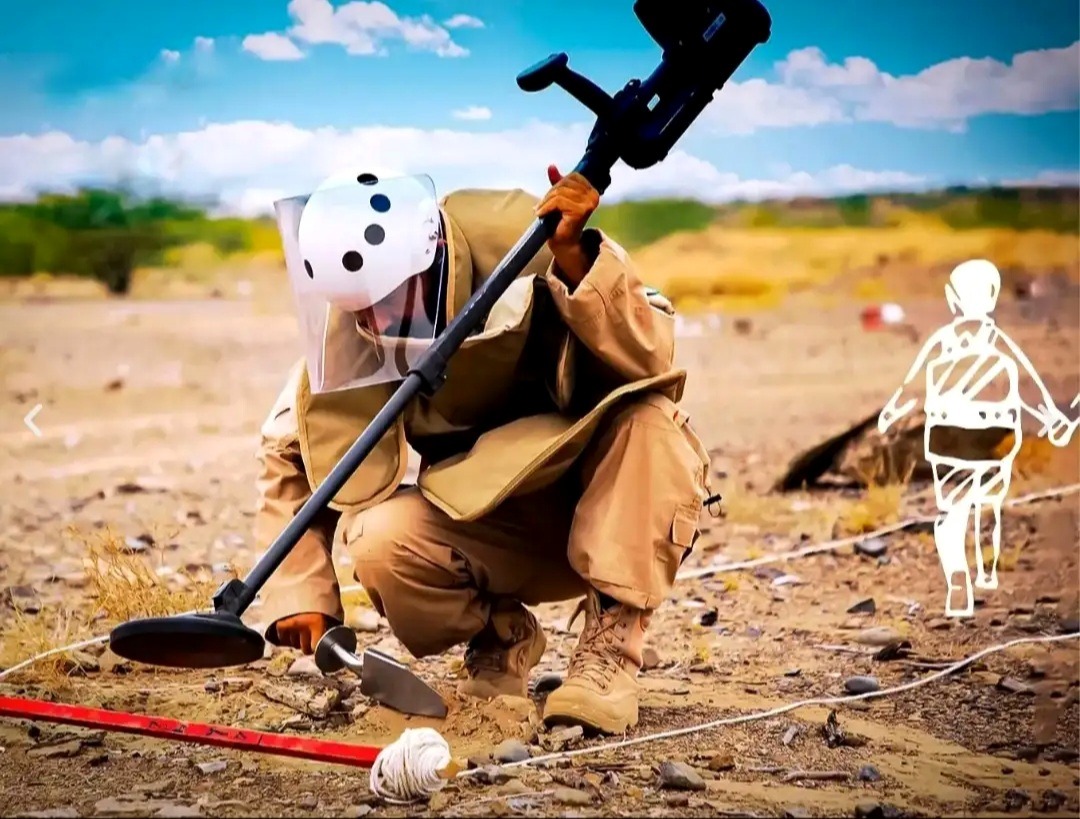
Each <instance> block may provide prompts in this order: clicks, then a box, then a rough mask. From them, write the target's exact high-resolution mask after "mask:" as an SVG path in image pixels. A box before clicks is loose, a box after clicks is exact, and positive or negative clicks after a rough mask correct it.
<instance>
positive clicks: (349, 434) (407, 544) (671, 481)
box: [256, 167, 709, 733]
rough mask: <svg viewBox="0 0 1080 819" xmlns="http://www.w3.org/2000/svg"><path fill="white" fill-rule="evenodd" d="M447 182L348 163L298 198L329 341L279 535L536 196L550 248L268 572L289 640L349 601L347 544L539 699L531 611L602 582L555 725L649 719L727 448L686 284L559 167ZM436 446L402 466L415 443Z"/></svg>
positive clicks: (264, 504)
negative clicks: (530, 190) (666, 294)
mask: <svg viewBox="0 0 1080 819" xmlns="http://www.w3.org/2000/svg"><path fill="white" fill-rule="evenodd" d="M548 176H549V180H550V182H551V185H552V187H551V189H550V190H549V191H548V193H547V194H546V196H545V197H544V198H543V199H542V200H540V201H539V202H537V200H536V199H535V198H533V197H531V196H529V195H528V194H526V193H524V192H523V191H520V190H511V191H482V190H463V191H458V192H455V193H452V194H450V195H449V196H447V197H445V198H443V199H436V197H435V193H434V190H433V187H432V185H431V182H430V180H429V179H427V178H426V177H399V178H392V179H391V178H386V179H379V178H376V177H375V176H373V175H370V174H356V173H352V174H347V175H345V176H342V177H337V178H332V179H330V180H328V181H327V182H326V183H324V185H322V186H320V188H318V189H317V190H315V192H313V193H312V194H311V195H310V196H309V197H301V198H297V199H290V200H283V201H281V202H278V203H277V206H276V208H277V213H278V221H279V226H280V228H281V231H282V236H283V239H284V245H285V254H286V260H287V263H288V269H289V273H290V278H291V280H292V284H293V290H294V294H295V296H296V302H297V306H298V309H299V314H300V326H301V334H302V339H303V341H304V344H305V345H306V354H305V356H304V358H303V359H302V360H301V361H298V362H297V365H296V366H295V368H294V369H293V371H292V373H291V375H290V377H289V380H288V383H287V384H286V386H285V388H284V390H283V391H282V393H281V395H280V397H279V398H278V400H277V402H276V404H275V405H274V407H273V409H272V411H271V412H270V415H269V417H268V418H267V420H266V422H265V425H264V427H263V430H262V447H261V451H260V462H261V471H260V475H259V480H258V486H259V493H260V501H259V506H258V511H257V516H256V530H257V532H256V535H257V537H258V539H259V541H260V542H262V543H269V542H271V541H272V540H273V539H274V538H275V537H276V536H277V535H278V534H279V533H280V532H281V530H282V529H283V527H284V526H285V525H286V524H287V523H288V521H289V520H290V519H291V518H292V516H293V515H294V514H295V513H296V512H297V510H298V509H299V508H300V506H301V505H302V504H303V502H304V501H305V499H306V498H307V497H308V496H309V495H310V493H311V491H312V489H313V487H317V486H318V485H319V484H320V482H321V481H322V480H323V479H325V477H326V475H327V474H328V473H329V471H330V470H331V469H332V468H333V467H334V465H335V464H336V463H337V461H338V460H339V459H340V457H341V456H342V455H343V454H344V453H345V451H346V450H347V449H348V448H349V446H350V445H351V444H352V443H353V441H354V440H355V439H356V437H357V435H358V434H359V433H360V432H361V431H362V430H363V429H364V427H365V426H366V425H367V424H368V422H369V421H370V420H371V419H372V418H373V417H374V415H375V413H376V412H378V410H379V409H380V408H381V407H382V406H383V405H384V403H385V402H386V400H387V399H388V397H389V396H390V395H391V394H392V393H393V391H394V389H395V387H396V386H397V384H396V383H395V382H398V381H400V380H401V379H402V378H403V377H404V376H405V375H406V373H407V372H408V370H409V368H410V367H411V366H413V365H415V363H416V362H417V361H418V360H419V357H420V355H422V354H423V352H424V350H425V349H427V347H428V346H429V345H430V344H431V342H432V340H433V339H434V338H435V337H436V336H437V335H438V333H439V332H440V331H441V330H442V329H443V328H444V327H445V326H446V323H447V322H448V321H450V320H451V319H452V318H453V317H454V315H456V314H457V312H459V311H460V310H461V309H462V308H463V306H464V305H465V303H466V301H467V300H468V299H469V297H470V296H471V295H472V293H473V292H474V291H475V289H476V288H478V287H479V286H480V285H481V284H482V283H483V282H484V281H485V279H486V277H488V276H489V275H490V274H491V273H492V271H493V270H494V269H495V267H496V266H497V264H498V263H499V262H500V261H501V260H502V258H503V257H504V256H505V254H506V253H507V252H508V251H509V250H510V248H511V247H512V245H513V244H514V243H515V242H516V241H517V239H518V238H519V237H520V236H521V234H522V233H523V232H524V231H525V230H526V229H527V228H528V226H529V225H530V223H531V222H532V220H533V219H534V218H536V216H537V215H542V214H544V213H547V212H549V211H551V210H558V211H559V212H560V213H561V214H562V219H561V221H560V223H559V225H558V227H557V229H556V230H555V231H554V234H553V235H552V237H551V238H550V240H549V241H548V243H547V246H546V247H545V248H544V249H543V251H542V252H541V253H540V254H539V255H538V256H537V257H536V258H535V259H534V260H533V262H532V263H531V264H530V265H529V266H528V267H527V268H526V269H525V270H524V271H523V272H522V274H521V275H520V277H519V278H518V279H517V280H516V281H515V282H514V283H513V284H512V285H511V286H510V287H509V288H508V289H507V290H506V292H505V293H504V294H503V295H502V297H501V298H500V299H499V301H498V302H497V304H496V305H495V307H494V308H493V309H492V310H491V313H490V315H489V316H488V317H487V318H486V321H485V323H484V325H483V327H482V328H481V329H480V330H478V331H477V332H475V333H474V334H473V335H472V336H471V337H470V338H468V339H467V340H466V341H465V343H464V344H463V345H462V347H461V348H460V349H459V350H458V352H457V353H456V354H455V355H454V356H453V357H452V358H451V361H450V363H449V365H448V369H447V380H446V383H445V384H444V385H443V387H442V388H441V389H440V390H438V391H437V392H436V393H435V394H434V395H431V396H427V395H421V396H419V397H418V398H417V399H415V400H414V401H413V402H412V403H411V405H410V406H409V407H408V408H407V409H406V411H405V412H404V413H403V415H402V416H401V417H400V418H399V419H398V422H397V424H396V425H395V427H394V428H393V429H392V430H391V431H390V432H389V433H388V434H387V435H386V437H385V438H384V439H383V440H382V441H381V442H380V443H379V445H378V447H377V448H376V449H375V450H374V451H373V453H372V455H371V456H370V457H368V458H367V459H366V460H365V462H364V463H363V464H362V465H361V467H360V468H359V469H358V470H357V471H356V473H355V474H354V475H353V476H352V477H351V479H350V480H349V481H348V482H347V483H346V485H345V486H344V487H343V488H342V489H341V490H340V491H339V492H338V494H337V495H336V496H335V498H334V501H333V503H332V505H331V508H329V509H327V510H326V511H325V512H324V513H323V514H322V515H321V517H319V518H318V519H317V520H316V523H315V524H314V525H313V526H312V527H311V529H310V530H309V531H308V532H307V534H306V535H305V536H304V538H303V539H302V540H301V541H300V543H299V544H298V545H297V547H296V548H295V549H294V550H293V551H292V552H291V553H290V554H289V556H288V557H287V559H286V560H285V561H284V563H283V564H282V565H281V567H280V569H279V570H278V572H277V573H276V574H275V575H274V576H273V577H272V578H271V580H270V581H269V583H268V584H267V586H266V588H265V589H264V600H265V602H264V611H265V612H266V614H267V615H268V619H267V622H270V623H271V625H270V626H269V627H268V629H267V633H266V637H267V639H268V640H270V641H271V642H272V643H275V644H278V645H292V646H295V647H297V648H300V649H302V650H303V651H305V652H309V651H311V650H312V648H313V646H314V645H315V644H316V643H317V642H318V639H319V637H320V636H321V635H322V633H323V632H324V631H325V630H326V629H327V628H329V627H331V626H332V625H336V624H337V623H339V622H341V621H342V619H343V616H344V613H343V610H342V605H341V601H340V599H339V587H338V580H337V576H336V574H335V570H334V563H333V560H332V551H333V546H334V544H335V542H340V544H341V545H342V546H343V547H344V548H345V549H347V550H348V551H349V553H350V555H351V558H352V561H353V567H354V568H353V573H354V576H355V578H356V580H357V581H359V582H360V583H361V584H362V585H363V586H364V588H365V589H366V591H367V592H368V594H369V596H370V598H371V601H372V603H373V605H374V606H375V608H376V609H377V610H378V612H379V613H380V614H381V615H382V616H384V617H385V618H386V619H387V621H388V622H389V624H390V627H391V629H392V630H393V632H394V634H395V636H396V637H397V638H398V639H399V640H400V641H401V642H402V643H403V644H404V645H405V646H406V647H407V648H408V649H409V651H410V652H412V654H413V655H415V656H417V657H423V656H427V655H432V654H437V653H440V652H444V651H446V650H448V649H450V648H452V647H454V646H457V645H461V644H464V645H465V647H466V648H465V673H466V675H467V676H466V678H465V679H463V680H462V682H461V685H460V691H461V693H462V694H465V695H472V696H478V697H492V696H497V695H501V694H509V695H517V696H526V695H527V684H528V677H529V673H530V671H531V670H532V669H533V667H534V666H535V665H536V664H537V663H538V662H539V660H540V658H541V656H542V655H543V653H544V649H545V644H546V642H545V638H544V634H543V632H542V630H541V628H540V625H539V623H538V622H537V620H536V618H535V617H534V616H533V615H532V614H531V613H530V611H529V609H528V608H527V607H528V606H533V605H536V604H539V603H544V602H551V601H559V600H571V599H574V598H582V599H581V602H580V604H579V608H578V611H577V613H576V614H575V617H577V616H578V615H580V614H584V625H583V629H582V632H581V636H580V639H579V641H578V644H577V647H576V649H575V650H574V653H573V656H572V659H571V663H570V669H569V672H568V674H567V676H566V679H565V682H564V684H563V685H562V687H561V688H559V689H557V690H556V691H554V692H553V693H552V694H551V695H550V696H549V697H548V700H547V703H546V706H545V713H544V718H545V720H546V721H547V722H548V724H581V725H583V726H584V727H586V728H588V729H592V730H596V731H602V732H609V733H614V732H621V731H624V730H626V729H627V728H629V727H630V726H633V725H634V724H636V722H637V719H638V685H637V682H636V679H635V678H636V675H637V672H638V670H639V669H640V667H641V652H642V647H643V640H644V636H645V632H646V629H647V627H648V624H649V619H650V616H651V614H652V612H653V611H654V610H655V609H656V607H657V606H659V605H660V603H661V602H662V601H663V600H664V598H665V597H666V596H667V595H668V594H669V593H670V591H671V587H672V584H673V582H674V579H675V575H676V572H677V570H678V567H679V565H680V563H681V562H682V561H683V559H684V558H685V557H686V555H687V553H688V552H689V550H690V549H691V548H692V547H693V544H694V541H695V539H696V537H697V534H698V524H699V516H700V514H701V511H702V507H703V504H704V502H705V500H706V499H707V497H708V495H709V485H708V481H709V457H708V455H707V453H706V452H705V450H704V448H703V446H702V445H701V442H700V441H699V439H698V438H697V436H696V435H695V433H694V432H693V431H692V430H691V428H690V426H689V424H688V418H687V415H686V413H685V412H684V411H683V410H681V409H680V408H679V406H678V401H679V400H680V398H681V396H682V392H683V387H684V383H685V377H686V374H685V372H684V371H683V370H679V369H676V368H675V367H674V364H673V358H674V316H673V311H672V309H671V305H670V303H668V302H667V300H666V299H664V298H663V297H662V296H660V295H659V294H657V293H655V292H654V291H649V290H648V289H647V288H646V287H645V286H644V285H643V283H642V282H641V280H640V279H639V278H638V275H637V273H636V272H635V270H634V267H633V265H632V264H631V262H630V260H629V258H628V257H627V254H626V252H625V251H624V250H623V249H622V248H621V247H620V246H619V245H617V244H616V243H615V242H613V241H611V239H609V238H608V237H606V236H605V235H604V234H602V233H601V232H599V231H597V230H595V229H586V228H585V224H586V221H587V220H588V218H589V216H590V215H591V214H592V213H593V211H594V209H595V208H596V206H597V204H598V201H599V196H598V194H597V192H596V190H595V189H593V187H592V186H591V185H590V184H589V183H588V182H587V181H586V180H585V179H584V178H583V177H581V176H580V175H577V174H570V175H569V176H566V177H562V176H560V174H559V172H558V171H557V170H556V169H555V168H554V167H551V168H549V169H548ZM409 447H411V448H412V449H413V450H414V451H415V452H416V453H418V454H419V456H420V471H419V474H418V477H417V478H416V483H415V485H409V486H406V485H403V479H404V476H405V472H406V462H407V453H408V448H409Z"/></svg>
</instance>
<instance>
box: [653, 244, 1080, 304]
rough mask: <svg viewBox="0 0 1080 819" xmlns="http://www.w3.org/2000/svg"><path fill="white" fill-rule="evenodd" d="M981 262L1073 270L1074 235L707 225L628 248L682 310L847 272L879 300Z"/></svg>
mask: <svg viewBox="0 0 1080 819" xmlns="http://www.w3.org/2000/svg"><path fill="white" fill-rule="evenodd" d="M973 258H984V259H989V260H990V261H992V262H993V263H994V264H995V265H997V266H998V268H999V269H1001V270H1002V272H1003V273H1004V274H1008V273H1009V272H1011V271H1012V270H1019V271H1023V272H1025V273H1029V274H1041V273H1047V272H1052V271H1065V272H1066V273H1067V274H1068V275H1069V276H1070V277H1071V278H1072V279H1073V280H1074V281H1075V280H1077V279H1078V277H1080V243H1078V241H1077V237H1076V235H1068V234H1059V233H1051V232H1048V231H1015V230H1008V229H977V230H951V229H948V228H945V227H942V226H941V225H940V223H938V224H933V223H930V224H918V223H914V224H905V225H903V226H900V227H895V228H782V229H770V228H756V229H752V230H740V229H730V228H723V227H710V228H708V229H706V230H703V231H699V232H694V233H679V234H673V235H671V236H667V237H665V238H663V239H661V240H660V241H658V242H655V243H653V244H651V245H649V246H647V247H644V248H641V249H639V250H637V251H635V252H634V259H635V261H636V263H637V265H638V267H639V269H640V270H641V273H642V276H643V277H644V278H645V279H646V280H647V281H648V282H649V283H650V284H651V285H653V286H655V287H657V288H659V289H660V290H662V291H663V292H664V293H665V294H666V295H667V296H668V297H669V298H670V299H671V300H672V301H673V303H674V304H675V305H676V307H678V308H679V309H680V310H683V311H686V312H693V311H694V310H695V309H698V308H701V307H705V306H707V305H710V304H717V303H721V304H724V305H727V306H731V305H738V306H740V307H744V306H745V307H760V308H764V307H769V306H772V305H774V304H776V303H777V302H779V301H780V300H781V299H782V298H783V297H784V296H785V295H786V294H788V293H793V292H798V291H801V290H809V289H815V288H820V287H823V286H825V285H827V284H829V283H831V282H833V281H834V280H836V279H838V278H840V277H844V276H848V277H850V278H852V279H853V281H852V284H851V293H850V294H851V295H852V296H854V297H856V298H883V297H886V296H887V295H888V294H889V292H890V291H891V292H894V293H895V294H898V295H899V294H902V293H910V292H918V291H920V290H921V289H923V288H924V287H934V288H936V287H937V282H938V277H937V276H934V275H931V273H932V272H933V271H937V272H938V273H940V272H941V271H940V270H939V269H940V268H946V269H945V271H944V272H945V273H946V274H947V272H948V269H951V267H952V266H954V265H956V264H959V263H960V262H962V261H965V260H967V259H973Z"/></svg>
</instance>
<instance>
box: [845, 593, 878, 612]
mask: <svg viewBox="0 0 1080 819" xmlns="http://www.w3.org/2000/svg"><path fill="white" fill-rule="evenodd" d="M876 612H877V603H875V602H874V598H873V597H867V598H866V599H865V600H860V601H859V602H858V603H856V604H855V605H854V606H852V607H851V608H849V609H848V610H847V613H848V614H874V613H876Z"/></svg>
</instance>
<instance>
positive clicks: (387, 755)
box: [0, 484, 1080, 804]
mask: <svg viewBox="0 0 1080 819" xmlns="http://www.w3.org/2000/svg"><path fill="white" fill-rule="evenodd" d="M1078 490H1080V484H1070V485H1067V486H1062V487H1056V488H1054V489H1050V490H1047V491H1044V492H1035V493H1031V494H1029V495H1024V496H1021V497H1019V498H1016V499H1014V500H1011V501H1008V502H1007V505H1009V506H1019V505H1022V504H1025V503H1032V502H1034V501H1037V500H1043V499H1047V498H1057V497H1064V496H1065V495H1069V494H1072V493H1074V492H1076V491H1078ZM936 517H937V516H936V515H933V516H928V517H924V518H910V519H908V520H906V521H901V522H900V523H898V524H893V525H892V526H888V527H884V528H883V529H881V530H878V531H877V532H869V533H865V534H863V535H860V536H858V537H856V538H844V539H843V540H840V541H831V542H829V543H823V544H818V545H817V546H813V547H808V548H807V549H799V550H796V553H785V554H782V555H773V556H771V557H770V558H766V559H760V561H746V563H751V562H752V563H753V564H754V565H759V562H761V561H763V562H773V561H777V560H786V559H791V556H792V555H793V554H794V555H796V556H801V555H803V554H815V553H817V552H821V551H827V550H828V549H829V548H832V549H835V548H838V547H839V546H842V545H846V544H847V543H852V542H857V541H859V540H865V539H866V538H870V537H875V536H878V535H879V534H888V533H889V532H893V531H896V530H897V529H900V528H905V527H906V526H911V525H914V524H915V523H919V522H924V521H933V520H934V519H935V518H936ZM737 568H745V566H742V565H741V564H731V565H729V566H721V567H717V568H713V569H709V570H706V573H719V572H728V571H735V570H736V569H737ZM358 588H360V587H358ZM349 590H351V589H350V588H346V589H343V590H342V591H343V592H345V591H349ZM185 613H186V614H191V613H193V612H185ZM1078 637H1080V633H1075V632H1074V633H1070V634H1062V635H1043V636H1039V637H1020V638H1018V639H1015V640H1010V641H1009V642H1006V643H999V644H997V645H993V646H990V647H988V648H985V649H982V650H981V651H978V652H976V653H975V654H972V655H971V656H970V657H966V658H964V659H962V660H959V661H957V662H955V663H953V664H952V665H949V666H948V667H946V668H943V669H941V670H940V671H936V672H934V673H933V674H930V675H929V676H927V677H923V678H921V679H918V680H913V681H912V682H909V683H904V684H903V685H898V686H894V687H892V688H885V689H881V690H880V691H869V692H866V693H863V694H848V695H844V696H835V697H815V698H813V699H807V700H800V701H798V702H793V703H788V704H786V705H780V706H777V707H776V708H771V709H769V710H767V711H757V712H753V713H750V714H742V715H740V716H737V717H726V718H723V719H718V720H713V721H711V722H706V723H702V724H700V725H692V726H689V727H687V728H677V729H675V730H672V731H663V732H660V733H656V734H648V735H646V736H642V737H634V738H633V739H626V740H620V741H618V742H612V743H607V744H603V745H595V746H592V747H589V748H578V749H576V750H572V751H560V752H558V753H553V754H547V755H544V756H538V757H533V758H531V759H526V760H523V761H521V762H511V763H508V764H506V765H503V766H502V767H503V768H517V767H522V766H525V765H537V764H540V763H545V762H552V761H555V760H558V759H570V758H572V757H578V756H583V755H586V754H598V753H603V752H605V751H614V750H618V749H621V748H627V747H630V746H632V745H640V744H643V743H647V742H660V741H663V740H667V739H674V738H676V737H681V736H686V735H688V734H695V733H699V732H701V731H708V730H711V729H713V728H719V727H723V726H728V725H740V724H743V723H747V722H754V721H756V720H762V719H769V718H771V717H776V716H779V715H781V714H786V713H789V712H791V711H795V710H797V709H799V708H806V707H809V706H814V705H837V704H840V703H845V702H855V701H857V700H865V699H876V698H879V697H885V696H890V695H893V694H900V693H903V692H905V691H911V690H914V689H916V688H920V687H921V686H924V685H928V684H929V683H931V682H934V681H935V680H939V679H942V678H943V677H946V676H948V675H950V674H953V673H955V672H956V671H959V670H960V669H962V668H964V667H965V666H968V665H970V664H971V663H973V662H976V661H977V660H980V659H982V658H983V657H986V656H988V655H990V654H995V653H998V652H1001V651H1005V650H1007V649H1009V648H1013V647H1015V646H1019V645H1030V644H1037V643H1057V642H1062V641H1064V640H1072V639H1076V638H1078ZM106 640H108V636H105V637H95V638H93V639H91V640H88V641H84V642H82V643H76V644H73V645H70V646H65V647H63V648H57V649H52V650H50V651H47V652H43V653H42V654H39V655H37V656H35V657H31V658H30V659H28V660H24V661H23V662H21V663H19V664H18V665H15V666H12V667H11V668H9V669H7V670H5V671H3V672H0V679H3V678H4V677H6V676H8V675H9V674H13V673H14V672H15V671H18V670H20V669H22V668H25V667H26V666H28V665H31V664H32V663H35V662H37V661H38V660H41V659H44V658H45V657H49V656H52V655H54V654H59V653H63V652H65V651H74V650H77V649H78V648H82V647H85V646H89V645H94V644H97V643H101V642H105V641H106ZM451 761H452V757H451V754H450V746H449V744H448V743H447V742H446V740H445V739H444V738H443V737H442V735H440V734H439V733H438V731H435V730H434V729H433V728H417V729H406V730H405V732H404V733H403V734H402V735H401V736H400V737H399V738H398V739H397V740H395V741H394V742H392V743H391V744H390V745H388V746H386V747H385V748H383V750H382V751H380V752H379V755H378V757H376V759H375V763H374V764H373V766H372V769H371V775H370V787H371V790H372V792H373V793H374V794H375V795H376V796H379V797H380V798H382V799H384V800H385V801H387V802H393V803H395V804H410V803H412V802H416V801H419V800H423V799H427V798H430V797H431V796H432V795H433V794H434V793H436V792H437V791H438V790H440V789H441V788H442V787H443V786H444V785H445V784H446V781H447V780H446V777H445V775H444V774H443V773H442V772H443V771H444V770H446V769H447V767H448V766H449V765H450V764H451ZM479 773H480V769H474V770H471V771H462V772H460V773H458V774H456V776H458V777H468V776H475V775H477V774H479Z"/></svg>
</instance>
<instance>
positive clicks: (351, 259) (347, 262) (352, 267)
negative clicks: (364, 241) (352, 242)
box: [341, 250, 364, 273]
mask: <svg viewBox="0 0 1080 819" xmlns="http://www.w3.org/2000/svg"><path fill="white" fill-rule="evenodd" d="M341 266H342V267H344V268H345V269H346V270H348V271H349V272H350V273H355V272H356V271H357V270H359V269H360V268H361V267H363V266H364V257H363V256H361V255H360V254H359V253H357V252H356V251H355V250H350V251H349V252H348V253H346V254H345V255H344V256H342V257H341Z"/></svg>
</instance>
